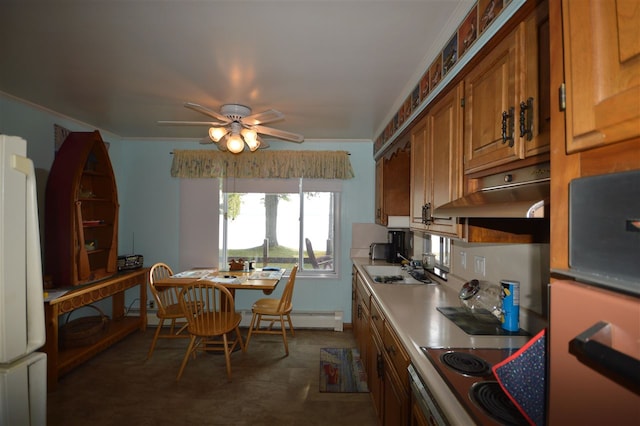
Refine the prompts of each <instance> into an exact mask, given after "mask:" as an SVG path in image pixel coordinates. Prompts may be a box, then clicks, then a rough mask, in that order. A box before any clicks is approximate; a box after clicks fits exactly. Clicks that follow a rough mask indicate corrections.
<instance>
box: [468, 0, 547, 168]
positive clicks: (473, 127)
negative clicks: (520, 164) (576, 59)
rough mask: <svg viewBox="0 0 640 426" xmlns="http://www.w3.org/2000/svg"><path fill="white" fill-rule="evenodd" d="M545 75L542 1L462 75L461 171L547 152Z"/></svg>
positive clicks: (544, 7) (545, 16)
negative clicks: (463, 101) (462, 137)
mask: <svg viewBox="0 0 640 426" xmlns="http://www.w3.org/2000/svg"><path fill="white" fill-rule="evenodd" d="M549 75H550V68H549V7H548V3H547V2H541V3H540V5H538V7H537V8H536V9H535V10H534V11H533V12H532V13H531V14H530V15H529V16H528V17H527V19H525V20H524V21H523V22H520V23H519V24H518V26H517V27H516V28H515V29H514V30H513V31H512V32H511V33H510V34H509V35H507V36H506V37H505V38H504V39H503V40H502V41H500V43H499V44H498V45H497V46H496V47H495V48H493V50H491V52H489V54H488V55H487V56H486V57H485V58H484V59H483V60H482V61H481V62H480V63H479V64H478V65H477V66H476V67H475V68H474V69H473V70H471V71H470V72H469V74H468V75H467V77H466V78H465V80H464V82H465V96H464V98H465V113H464V115H465V119H464V121H465V122H464V172H465V173H466V174H469V173H474V172H478V171H481V170H485V169H488V168H491V167H495V166H500V165H503V164H506V163H510V162H512V161H516V160H520V159H523V158H527V157H533V156H535V155H539V154H544V153H547V152H549V147H550V144H549V140H550V139H549V135H550V105H549V98H550V96H549Z"/></svg>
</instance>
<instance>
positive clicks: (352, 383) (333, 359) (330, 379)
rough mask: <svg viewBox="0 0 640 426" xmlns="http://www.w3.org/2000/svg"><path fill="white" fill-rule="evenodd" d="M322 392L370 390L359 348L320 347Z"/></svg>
mask: <svg viewBox="0 0 640 426" xmlns="http://www.w3.org/2000/svg"><path fill="white" fill-rule="evenodd" d="M320 392H354V393H355V392H369V387H368V386H367V373H366V372H365V371H364V366H363V365H362V361H360V353H359V352H358V349H356V348H322V349H320Z"/></svg>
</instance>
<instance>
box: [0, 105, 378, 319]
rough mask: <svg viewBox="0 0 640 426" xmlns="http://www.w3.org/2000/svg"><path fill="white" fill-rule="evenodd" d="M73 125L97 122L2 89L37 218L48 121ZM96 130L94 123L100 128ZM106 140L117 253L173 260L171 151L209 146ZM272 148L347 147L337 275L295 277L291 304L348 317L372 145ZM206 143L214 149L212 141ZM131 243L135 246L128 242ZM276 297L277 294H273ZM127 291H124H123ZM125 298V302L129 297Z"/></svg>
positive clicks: (244, 303)
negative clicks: (21, 145) (32, 174)
mask: <svg viewBox="0 0 640 426" xmlns="http://www.w3.org/2000/svg"><path fill="white" fill-rule="evenodd" d="M54 124H59V125H61V126H63V127H65V128H68V129H69V130H73V131H92V130H95V127H91V126H89V125H86V124H83V123H79V122H76V121H74V120H73V119H70V118H65V117H61V116H60V115H58V114H56V113H55V112H52V111H47V110H44V109H42V108H39V107H37V106H34V105H28V104H25V103H22V102H19V101H17V100H15V99H12V98H10V97H8V96H3V95H2V94H1V93H0V133H4V134H7V135H14V136H21V137H23V138H25V139H26V140H27V142H28V155H29V157H30V158H32V159H33V161H34V163H35V167H36V169H40V170H39V183H38V186H39V193H40V195H41V196H40V200H41V203H40V212H41V223H42V222H43V221H42V212H43V211H44V204H43V201H42V200H43V199H44V197H43V196H42V194H44V185H45V181H46V176H47V175H48V171H49V170H50V168H51V164H52V163H53V157H54V155H53V153H54V133H53V125H54ZM99 130H100V129H99ZM101 134H102V137H103V139H104V140H105V141H107V142H109V143H110V148H109V156H110V157H111V162H112V165H113V168H114V173H115V176H116V181H117V185H118V201H119V202H120V223H119V235H118V241H119V244H118V245H119V247H118V248H119V253H120V254H128V253H131V252H133V251H135V253H136V254H142V255H144V259H145V265H151V264H153V263H155V262H158V261H163V262H166V263H168V264H169V265H178V264H179V219H180V217H179V205H178V203H179V197H180V194H179V188H180V185H179V180H178V179H175V178H172V177H171V176H170V167H171V161H172V156H171V152H172V151H173V150H174V149H203V148H204V149H207V148H208V147H203V145H200V144H198V143H197V142H185V141H166V140H145V141H141V140H124V139H122V138H120V137H118V136H116V135H113V134H111V133H109V132H106V131H103V130H101ZM271 145H272V147H271V148H270V149H272V150H278V149H289V150H290V149H305V150H346V151H349V152H350V153H351V157H350V159H351V164H352V166H353V169H354V173H355V178H354V179H350V180H346V181H344V182H343V193H342V209H341V210H342V211H341V217H340V220H341V235H340V257H341V268H340V275H339V279H337V280H324V279H323V280H320V279H303V278H301V279H299V280H297V283H296V290H295V292H294V309H295V310H300V311H343V312H344V316H345V321H347V322H350V317H351V262H350V259H349V250H350V248H351V225H352V224H353V223H365V222H373V211H374V182H375V163H374V161H373V155H372V144H371V143H366V142H349V141H335V142H330V141H321V142H313V141H307V142H304V143H303V144H301V145H296V144H290V143H284V142H271ZM211 149H215V148H213V147H211ZM134 244H135V247H134ZM276 295H277V294H276ZM128 297H129V296H128ZM256 297H259V295H258V294H257V292H238V293H237V304H238V308H240V309H247V308H249V307H250V306H251V303H252V302H253V301H254V300H255V299H256ZM128 302H129V303H130V302H131V301H130V300H128Z"/></svg>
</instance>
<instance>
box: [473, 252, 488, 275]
mask: <svg viewBox="0 0 640 426" xmlns="http://www.w3.org/2000/svg"><path fill="white" fill-rule="evenodd" d="M473 272H474V273H476V274H479V275H481V276H483V277H484V276H485V262H484V257H482V256H473Z"/></svg>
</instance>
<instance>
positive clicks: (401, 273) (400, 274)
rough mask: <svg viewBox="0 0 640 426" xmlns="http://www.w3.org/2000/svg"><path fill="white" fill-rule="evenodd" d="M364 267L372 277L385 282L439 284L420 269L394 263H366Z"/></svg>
mask: <svg viewBox="0 0 640 426" xmlns="http://www.w3.org/2000/svg"><path fill="white" fill-rule="evenodd" d="M364 269H365V270H366V271H367V274H369V276H370V277H371V279H372V280H373V281H375V282H377V283H384V284H437V282H435V281H432V280H430V279H429V277H427V275H426V274H425V273H424V272H423V271H422V270H418V269H414V270H411V271H409V270H406V269H403V268H402V267H401V266H393V265H365V266H364Z"/></svg>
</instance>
